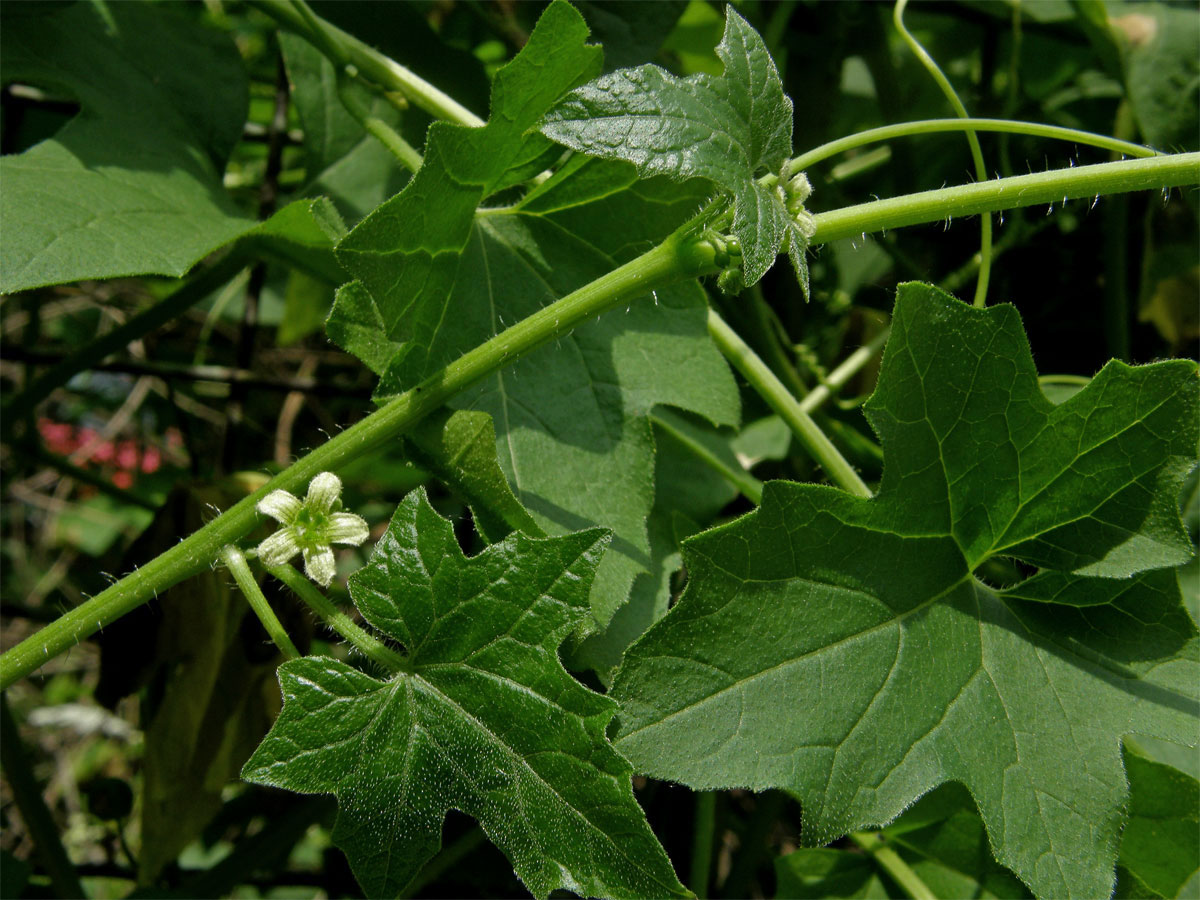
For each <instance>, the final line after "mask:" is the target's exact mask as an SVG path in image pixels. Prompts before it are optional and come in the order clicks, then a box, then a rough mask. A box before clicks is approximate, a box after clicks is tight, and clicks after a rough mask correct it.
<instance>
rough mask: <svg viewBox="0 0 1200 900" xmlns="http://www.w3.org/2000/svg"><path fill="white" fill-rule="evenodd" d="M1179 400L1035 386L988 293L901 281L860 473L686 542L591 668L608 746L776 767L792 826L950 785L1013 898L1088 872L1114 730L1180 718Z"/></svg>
mask: <svg viewBox="0 0 1200 900" xmlns="http://www.w3.org/2000/svg"><path fill="white" fill-rule="evenodd" d="M1196 404H1197V384H1196V367H1195V365H1194V364H1191V363H1188V362H1183V361H1176V362H1167V363H1158V364H1155V365H1151V366H1145V367H1140V368H1137V369H1134V368H1130V367H1128V366H1124V365H1121V364H1119V363H1112V364H1110V365H1109V366H1107V367H1106V368H1105V369H1104V370H1103V371H1102V372H1101V373H1100V374H1099V375H1098V376H1097V377H1096V378H1095V379H1093V381H1092V383H1091V384H1090V385H1089V386H1088V387H1086V388H1085V389H1083V390H1082V391H1080V392H1079V393H1078V394H1077V395H1075V396H1074V397H1073V398H1072V399H1071V400H1069V401H1067V402H1065V403H1063V404H1062V405H1061V406H1059V407H1053V406H1052V405H1051V404H1050V403H1049V402H1048V401H1046V400H1045V399H1044V398H1043V397H1042V396H1041V394H1040V391H1039V390H1038V388H1037V379H1036V370H1035V369H1034V366H1033V361H1032V358H1031V357H1030V354H1029V348H1028V344H1027V342H1026V340H1025V337H1024V333H1023V331H1022V329H1021V326H1020V322H1019V320H1018V318H1017V315H1016V313H1015V311H1014V310H1012V309H1011V308H1008V307H997V308H993V309H989V310H986V311H982V310H975V309H972V308H970V307H967V306H965V305H963V304H961V303H959V302H958V301H956V300H954V299H953V298H951V297H949V296H948V295H945V294H942V293H941V292H939V291H937V290H936V289H934V288H931V287H927V286H922V285H905V286H902V287H901V289H900V292H899V296H898V299H897V303H896V311H895V326H894V330H893V333H892V337H891V340H890V342H889V344H888V348H887V353H886V356H885V359H884V362H883V366H882V370H881V374H880V381H879V387H878V389H877V391H876V394H875V395H874V396H873V398H872V400H871V401H870V403H869V405H868V415H869V417H870V419H871V421H872V424H873V425H874V426H875V428H876V430H877V431H878V432H879V435H880V438H881V440H882V441H883V445H884V449H885V463H886V464H885V469H884V479H883V486H882V488H881V490H880V493H879V495H878V496H877V497H876V498H874V499H872V500H859V499H856V498H852V497H850V496H849V495H847V494H844V493H842V492H840V491H836V490H833V489H831V488H825V487H820V486H814V485H795V484H788V483H782V482H775V483H772V484H769V485H767V488H766V491H765V493H764V499H763V504H762V507H761V508H760V509H759V510H758V511H757V512H755V513H753V514H751V515H748V516H746V517H745V518H743V519H741V520H739V521H738V522H736V523H733V524H731V525H728V526H724V527H721V528H716V529H713V530H712V531H710V532H707V533H706V534H704V535H701V536H700V537H697V538H694V539H693V540H691V541H690V542H688V543H687V544H686V545H685V564H686V566H687V568H688V571H689V572H690V574H691V583H690V584H689V587H688V589H687V591H686V592H685V594H684V597H683V598H682V599H681V601H680V602H679V603H678V604H677V605H676V606H675V607H674V608H673V609H672V610H671V612H670V613H668V614H667V616H666V617H665V618H664V619H663V620H662V621H660V622H659V623H658V624H657V625H655V626H654V627H652V628H651V629H650V631H649V632H648V633H647V634H646V636H645V637H644V638H643V639H642V640H640V641H639V642H638V643H637V644H635V645H634V646H633V647H632V648H630V650H629V651H628V652H627V654H626V657H625V661H624V663H623V665H622V668H621V669H620V670H619V672H618V675H617V678H616V681H615V684H614V687H613V691H612V695H613V696H614V697H615V698H617V699H618V701H619V702H620V704H621V710H622V712H621V726H620V731H619V732H618V736H617V739H616V745H617V747H618V748H619V749H620V750H621V752H622V753H624V754H625V755H626V756H628V757H629V758H630V759H631V760H632V761H633V763H634V765H635V766H636V767H637V768H638V770H639V771H642V772H645V773H646V774H649V775H652V776H655V777H659V778H667V779H671V780H676V781H682V782H684V783H686V784H688V785H691V786H693V787H695V788H697V789H713V788H727V787H749V788H752V789H763V788H767V787H785V788H788V789H790V790H793V791H795V792H796V793H797V794H798V795H799V796H800V798H801V800H802V802H803V805H804V822H805V840H806V841H807V842H809V843H812V844H822V843H826V842H828V841H830V840H832V839H833V838H835V837H836V836H838V835H839V834H843V833H845V832H847V831H851V830H855V829H857V828H861V827H864V826H875V825H879V824H881V823H884V822H887V821H890V820H891V819H893V818H895V817H896V816H897V815H898V814H899V813H900V812H901V811H902V810H903V809H904V808H905V807H906V806H907V805H908V804H909V803H911V802H912V801H913V800H914V799H915V798H916V797H919V796H920V795H922V794H923V793H925V792H926V791H928V790H929V789H930V788H932V787H935V786H936V785H938V784H941V783H943V782H946V781H952V780H953V781H960V782H962V783H963V784H964V785H966V786H967V788H968V789H969V790H970V792H971V794H972V796H973V797H974V799H975V801H976V803H977V805H978V807H979V810H980V813H981V815H982V818H983V821H984V823H985V825H986V827H987V831H988V835H989V838H990V841H991V845H992V848H993V850H994V852H995V855H996V858H997V859H998V860H999V861H1000V862H1001V863H1003V864H1004V865H1006V866H1008V867H1009V868H1011V869H1012V870H1013V871H1014V872H1016V873H1017V875H1019V876H1020V877H1021V878H1022V880H1024V881H1025V882H1026V883H1027V884H1028V885H1029V886H1030V887H1031V888H1032V889H1033V891H1034V893H1035V894H1037V895H1038V896H1054V897H1059V896H1062V897H1071V896H1080V897H1090V896H1105V895H1107V894H1109V893H1110V892H1111V890H1112V887H1113V867H1114V863H1115V861H1116V856H1117V846H1118V838H1119V835H1120V832H1121V827H1122V824H1123V821H1124V808H1125V804H1126V802H1127V797H1128V788H1127V785H1126V780H1125V772H1124V770H1123V768H1122V765H1121V754H1120V745H1121V740H1122V737H1123V736H1124V735H1126V734H1128V733H1131V732H1134V733H1139V734H1146V735H1150V736H1153V737H1159V738H1166V739H1169V740H1175V741H1179V742H1182V743H1190V744H1194V743H1195V742H1196V737H1197V713H1198V711H1200V697H1198V690H1197V685H1198V684H1200V667H1198V663H1200V652H1198V644H1197V635H1196V627H1195V625H1194V623H1193V622H1192V620H1191V618H1190V617H1189V615H1188V613H1187V611H1186V610H1185V609H1184V607H1183V605H1182V603H1181V598H1180V593H1179V587H1178V583H1177V581H1176V577H1175V572H1174V571H1173V570H1172V569H1171V568H1165V567H1164V565H1172V564H1173V563H1172V561H1173V560H1178V559H1180V558H1181V557H1185V556H1186V554H1187V551H1186V549H1185V548H1186V541H1185V540H1184V538H1183V532H1182V528H1181V526H1180V523H1179V521H1178V512H1177V507H1176V512H1175V513H1174V521H1173V522H1168V521H1167V519H1168V518H1169V517H1168V516H1167V512H1166V511H1167V509H1168V508H1169V506H1170V504H1173V503H1177V502H1178V495H1179V484H1180V478H1181V476H1182V473H1183V472H1185V471H1186V470H1187V468H1188V467H1189V466H1190V465H1191V464H1192V454H1193V453H1194V449H1195V446H1196V441H1197V416H1196ZM1134 548H1136V552H1135V550H1134ZM994 555H1005V556H1009V555H1013V556H1017V557H1019V558H1021V559H1024V560H1026V561H1027V562H1029V563H1032V564H1033V565H1037V566H1042V567H1044V572H1043V573H1042V574H1040V575H1038V576H1036V577H1035V578H1033V579H1030V580H1029V582H1027V583H1026V584H1025V585H1024V586H1022V585H1018V586H1016V587H1014V588H1011V589H1009V590H1007V591H998V590H996V589H994V588H992V587H990V586H989V585H987V584H985V583H984V582H982V581H980V580H979V579H978V578H977V577H975V575H974V574H973V570H974V569H975V568H976V567H977V566H978V565H980V564H981V563H983V562H985V561H986V560H987V559H989V558H991V557H992V556H994ZM1051 567H1055V568H1051ZM1052 581H1054V582H1056V583H1057V587H1056V588H1054V589H1050V588H1051V587H1052V585H1051V582H1052ZM1089 592H1091V593H1093V594H1094V596H1093V597H1091V598H1090V599H1089V598H1087V597H1086V596H1085V595H1086V594H1088V593H1089ZM1024 594H1029V595H1031V598H1030V599H1026V598H1025V597H1024V596H1023V595H1024ZM1035 595H1036V596H1035ZM1056 600H1061V601H1063V602H1061V603H1060V602H1047V601H1056ZM1093 601H1094V602H1093Z"/></svg>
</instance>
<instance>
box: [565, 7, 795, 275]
mask: <svg viewBox="0 0 1200 900" xmlns="http://www.w3.org/2000/svg"><path fill="white" fill-rule="evenodd" d="M717 55H718V56H719V57H720V59H721V61H722V62H723V63H724V65H725V72H724V74H723V75H722V76H721V77H716V76H713V75H709V74H707V73H699V74H696V75H692V76H689V77H687V78H678V77H676V76H674V75H672V74H671V73H669V72H667V71H666V70H664V69H662V68H659V67H658V66H655V65H649V64H648V65H642V66H638V67H636V68H631V69H621V70H618V71H616V72H613V73H610V74H608V75H603V76H601V77H600V78H597V79H596V80H595V81H592V82H590V83H589V84H586V85H584V86H583V87H580V88H577V89H576V90H574V91H572V92H571V93H570V94H568V95H567V96H566V97H565V98H563V100H562V101H560V102H559V103H558V104H557V105H556V106H555V107H554V108H553V109H551V110H550V112H549V113H548V114H547V115H546V118H545V121H544V123H543V124H542V133H543V134H545V135H547V136H548V137H550V138H552V139H553V140H555V141H558V142H559V143H561V144H564V145H565V146H567V147H570V148H571V149H573V150H578V151H580V152H582V153H587V154H589V155H592V156H598V157H601V158H606V159H620V160H624V161H626V162H630V163H633V164H634V165H636V166H637V168H638V172H639V174H641V175H642V176H643V177H650V176H653V175H667V176H669V177H671V178H675V179H679V180H683V179H687V178H705V179H707V180H709V181H711V182H712V183H713V184H714V185H716V186H717V188H718V189H719V190H721V191H723V192H725V193H727V194H729V195H730V196H732V198H733V208H734V214H733V235H734V236H735V237H736V238H737V240H738V242H739V243H740V245H741V251H742V255H743V266H744V277H745V282H746V284H754V283H755V282H757V281H758V280H759V279H760V278H761V277H762V276H763V274H764V273H765V272H766V271H767V269H769V268H770V267H771V265H772V264H773V263H774V262H775V256H776V254H778V253H779V252H780V248H781V247H784V248H785V249H787V250H788V252H789V253H791V254H792V256H793V262H795V263H796V265H797V266H798V267H800V266H803V260H804V257H803V250H804V248H805V247H806V246H807V243H808V242H807V239H805V238H804V236H803V234H802V233H801V232H800V231H799V227H798V226H797V224H796V222H795V221H794V218H793V217H792V215H791V214H790V213H789V212H788V211H787V209H786V207H785V204H784V200H783V198H782V196H781V195H780V193H779V191H777V190H776V189H775V188H769V187H765V186H763V185H761V184H759V182H758V181H757V176H758V175H759V174H761V173H762V172H763V171H764V170H765V171H770V172H777V171H779V169H780V168H781V167H782V165H783V163H784V161H785V160H787V158H788V157H789V156H790V155H791V152H792V101H791V100H790V99H788V97H787V96H786V95H785V94H784V93H783V84H782V82H781V81H780V79H779V72H778V71H777V70H776V68H775V63H774V62H773V61H772V59H771V55H770V53H768V51H767V48H766V45H765V44H764V43H763V40H762V38H761V37H760V36H759V34H758V32H756V31H755V30H754V29H753V28H751V27H750V25H749V24H748V23H747V22H746V20H745V19H743V18H742V17H741V16H740V15H739V14H738V13H737V11H736V10H734V9H733V8H732V7H727V8H726V18H725V34H724V36H723V37H722V39H721V43H720V44H719V45H718V46H717Z"/></svg>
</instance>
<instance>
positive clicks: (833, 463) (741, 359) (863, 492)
mask: <svg viewBox="0 0 1200 900" xmlns="http://www.w3.org/2000/svg"><path fill="white" fill-rule="evenodd" d="M708 333H709V334H710V335H711V336H712V339H713V341H714V342H716V345H717V347H718V348H719V349H720V351H721V352H722V353H723V354H725V358H726V359H728V360H729V361H730V362H731V363H732V364H733V367H734V368H735V369H737V370H738V371H739V372H741V373H742V376H743V377H744V378H745V379H746V381H748V382H749V383H750V386H751V387H752V388H754V390H755V391H757V392H758V393H759V394H760V395H761V396H762V398H763V399H764V400H766V401H767V405H768V406H770V407H771V409H773V410H775V412H776V413H778V414H779V416H780V417H781V418H782V419H783V421H785V422H786V423H787V425H788V427H789V428H791V429H792V433H793V434H795V435H796V437H797V439H798V440H799V441H800V443H801V445H803V447H804V448H805V449H806V450H807V451H808V453H809V455H810V456H811V457H812V458H813V459H814V460H815V461H816V462H817V464H818V465H820V466H821V468H823V469H824V470H825V473H826V474H827V475H828V476H829V477H830V479H831V480H832V481H834V482H835V483H836V484H837V485H839V486H840V487H841V488H843V489H844V490H846V491H849V492H850V493H851V494H854V495H856V496H858V497H868V498H869V497H871V496H873V495H872V493H871V489H870V488H869V487H867V485H866V484H865V483H864V482H863V480H862V479H861V478H859V476H858V473H857V472H856V471H854V467H853V466H851V465H850V463H848V462H847V461H846V458H845V457H844V456H842V454H841V453H839V452H838V449H837V447H835V446H834V445H833V442H832V441H830V440H829V438H828V437H826V436H825V432H823V431H822V430H821V429H820V428H819V427H818V426H817V423H816V422H814V421H813V420H812V418H811V417H810V416H809V415H808V413H806V412H805V411H804V410H802V409H801V408H800V404H799V403H797V402H796V398H795V397H793V396H792V395H791V393H790V392H789V391H788V389H787V388H786V387H784V384H783V382H782V381H780V380H779V378H778V377H777V376H776V375H775V373H774V372H772V371H771V369H770V367H769V366H768V365H767V364H766V363H764V362H763V361H762V359H760V358H759V356H758V354H756V353H755V352H754V351H753V350H751V349H750V347H749V346H748V345H747V344H746V342H745V341H743V340H742V339H741V337H740V336H739V335H738V333H737V332H736V331H734V330H733V329H732V328H730V327H729V325H728V324H727V323H726V322H725V320H724V319H722V318H721V317H720V315H718V314H717V312H716V310H714V309H711V308H710V309H709V311H708Z"/></svg>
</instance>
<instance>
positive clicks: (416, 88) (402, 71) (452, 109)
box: [251, 0, 484, 126]
mask: <svg viewBox="0 0 1200 900" xmlns="http://www.w3.org/2000/svg"><path fill="white" fill-rule="evenodd" d="M251 5H252V6H254V7H255V8H256V9H259V10H261V11H262V12H264V13H266V14H267V15H269V16H270V17H271V18H272V19H274V20H275V21H276V22H278V23H279V24H280V25H282V26H283V27H284V28H286V29H288V30H289V31H293V32H295V33H296V34H298V35H300V37H302V38H304V39H305V40H307V41H308V42H309V43H311V44H312V45H313V46H314V47H316V48H317V49H318V50H320V51H321V52H322V53H323V54H325V55H326V56H327V57H329V58H330V61H331V62H332V63H333V64H334V65H335V66H342V65H345V64H347V63H348V64H350V65H352V66H354V68H355V69H357V70H358V72H359V74H361V75H362V76H363V77H364V78H366V79H368V80H369V81H372V82H374V83H375V84H377V85H379V87H381V88H383V90H384V91H385V95H388V94H391V93H398V94H400V95H401V96H402V97H403V98H404V99H405V100H406V101H408V102H409V103H412V104H413V105H414V106H418V107H420V108H421V109H423V110H425V112H427V113H429V114H430V115H431V116H433V117H434V118H437V119H445V120H447V121H450V122H457V123H458V124H460V125H471V126H480V125H483V124H484V121H483V119H481V118H479V116H477V115H475V113H473V112H471V111H470V110H469V109H467V108H466V107H465V106H463V105H462V104H460V103H459V102H458V101H457V100H455V99H454V98H453V97H451V96H449V95H448V94H445V93H443V92H442V91H440V90H438V89H437V88H436V87H434V86H433V85H432V84H430V83H429V82H428V81H426V80H425V79H424V78H421V77H420V76H418V75H416V74H415V73H413V72H410V71H409V70H408V69H406V68H404V66H402V65H400V64H399V63H398V62H396V61H395V60H393V59H391V58H390V57H387V56H385V55H384V54H382V53H380V52H379V51H378V50H376V49H374V48H373V47H370V46H368V45H367V44H364V43H363V42H362V41H360V40H359V39H358V38H356V37H354V36H352V35H350V34H347V33H346V32H344V31H342V29H340V28H338V27H337V26H336V25H331V24H330V23H329V22H326V21H325V20H324V19H322V18H320V17H319V16H316V15H313V14H312V13H311V12H306V11H303V10H301V8H300V6H299V4H297V3H292V2H289V0H251ZM314 24H315V26H316V30H314ZM389 99H391V98H390V97H389ZM397 105H400V104H397Z"/></svg>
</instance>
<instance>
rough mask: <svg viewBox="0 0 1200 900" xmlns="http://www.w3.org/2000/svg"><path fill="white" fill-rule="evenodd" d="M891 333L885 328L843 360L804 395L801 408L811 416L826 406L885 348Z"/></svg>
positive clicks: (889, 329)
mask: <svg viewBox="0 0 1200 900" xmlns="http://www.w3.org/2000/svg"><path fill="white" fill-rule="evenodd" d="M891 333H892V329H891V328H890V327H888V328H885V329H884V330H883V331H881V332H879V334H877V335H875V337H873V338H871V340H870V341H868V342H867V343H865V344H863V345H862V346H861V347H859V348H858V349H857V350H855V351H854V352H853V353H851V354H850V355H849V356H847V357H846V358H845V359H844V360H842V362H841V364H840V365H839V366H838V367H837V368H836V369H834V370H833V371H832V372H830V373H829V374H828V375H827V376H826V377H825V378H824V380H822V382H821V383H820V384H819V385H817V386H816V387H815V388H813V389H812V390H811V391H809V392H808V393H807V394H806V395H805V396H804V399H802V400H801V401H800V408H801V409H802V410H804V412H806V413H808V414H809V415H810V416H811V415H812V414H813V413H815V412H816V411H817V410H818V409H820V408H821V407H822V406H824V405H825V404H826V403H827V402H828V401H829V398H830V397H832V396H833V392H834V391H837V390H840V389H841V388H843V387H845V385H846V382H847V381H849V380H850V379H851V378H853V377H854V376H855V375H856V374H858V371H859V370H860V369H861V368H862V367H863V366H865V365H866V364H867V363H869V362H870V361H871V359H872V358H873V357H874V356H875V354H876V353H878V352H879V351H880V350H881V349H883V345H884V344H886V343H887V339H888V335H889V334H891Z"/></svg>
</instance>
